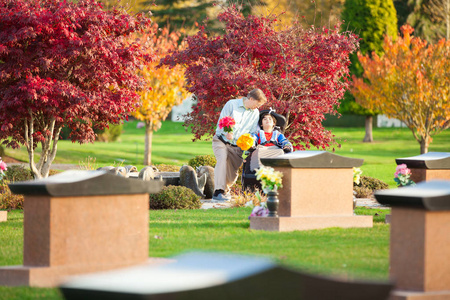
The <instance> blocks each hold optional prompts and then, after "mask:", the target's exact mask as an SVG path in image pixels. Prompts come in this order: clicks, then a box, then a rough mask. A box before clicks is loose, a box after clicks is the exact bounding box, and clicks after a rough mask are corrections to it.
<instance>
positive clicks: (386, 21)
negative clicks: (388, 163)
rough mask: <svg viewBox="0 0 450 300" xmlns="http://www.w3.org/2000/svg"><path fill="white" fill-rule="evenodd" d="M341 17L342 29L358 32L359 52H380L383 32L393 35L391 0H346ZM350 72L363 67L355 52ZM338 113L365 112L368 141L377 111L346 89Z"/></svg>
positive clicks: (358, 71) (394, 19)
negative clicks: (367, 107) (359, 102)
mask: <svg viewBox="0 0 450 300" xmlns="http://www.w3.org/2000/svg"><path fill="white" fill-rule="evenodd" d="M341 18H342V19H343V20H344V22H345V23H344V24H343V25H342V29H343V30H344V31H345V30H352V31H354V32H355V33H357V34H359V37H360V38H361V41H360V51H361V53H362V54H363V55H365V54H366V53H371V52H375V53H377V54H378V55H380V54H382V53H383V47H382V45H383V39H384V36H385V35H388V36H390V37H392V38H395V37H396V36H397V13H396V10H395V7H394V3H393V1H392V0H346V1H345V4H344V9H343V11H342V15H341ZM350 60H351V61H352V65H351V66H350V72H351V74H352V75H355V76H357V77H360V76H361V75H362V73H363V68H362V67H361V64H360V62H359V61H358V57H357V56H356V54H352V55H351V57H350ZM339 111H340V112H341V113H344V114H345V113H352V114H359V115H365V116H366V135H365V137H364V140H363V141H364V142H372V141H373V136H372V120H373V116H374V115H376V114H378V113H379V112H378V111H377V110H372V109H363V108H362V107H361V106H360V105H359V104H357V103H356V102H355V98H354V97H353V95H351V94H350V93H349V92H347V93H346V95H345V97H344V99H343V101H342V102H341V109H340V110H339Z"/></svg>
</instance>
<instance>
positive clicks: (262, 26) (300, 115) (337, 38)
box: [161, 7, 358, 149]
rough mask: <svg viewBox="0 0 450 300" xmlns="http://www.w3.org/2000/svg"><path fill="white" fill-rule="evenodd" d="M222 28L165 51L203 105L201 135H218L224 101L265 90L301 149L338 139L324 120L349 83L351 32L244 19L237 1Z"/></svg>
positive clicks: (195, 120) (197, 130) (196, 119)
mask: <svg viewBox="0 0 450 300" xmlns="http://www.w3.org/2000/svg"><path fill="white" fill-rule="evenodd" d="M219 19H220V20H221V21H223V22H224V23H225V25H226V27H225V30H224V33H223V34H222V35H219V36H209V35H208V33H207V30H206V28H205V27H203V26H201V27H199V31H198V33H197V34H196V35H194V36H190V37H188V38H187V43H188V47H187V49H185V50H182V51H175V52H174V53H172V54H171V55H169V56H166V57H165V58H164V59H163V60H162V61H161V64H164V65H170V66H175V65H177V64H182V65H185V66H187V71H186V77H187V82H188V86H189V91H190V92H192V93H194V94H195V95H196V96H197V98H198V104H197V106H196V107H195V108H194V110H193V112H192V113H191V114H190V115H189V116H188V118H187V121H186V123H185V125H186V126H192V127H191V128H192V131H193V133H194V134H195V137H196V139H200V138H201V137H202V136H204V135H212V134H213V132H214V129H215V128H214V127H215V125H216V123H217V118H218V116H219V114H220V110H221V109H222V107H223V105H224V104H225V103H226V101H228V100H229V99H232V98H236V97H239V96H245V95H246V94H247V93H248V92H249V91H250V90H252V89H253V88H261V89H262V90H263V91H264V92H265V94H266V96H267V98H268V100H269V101H268V103H267V104H266V107H272V108H273V109H276V111H277V112H278V113H281V114H283V115H284V116H285V117H286V118H287V120H288V124H287V131H286V135H287V137H288V138H289V139H290V140H291V141H292V142H294V144H295V147H296V148H297V149H304V148H310V147H311V145H313V146H315V147H317V148H325V147H328V146H329V144H330V143H332V142H334V139H333V136H332V134H331V132H329V131H327V130H325V129H324V128H323V126H322V123H321V122H322V120H323V119H324V114H335V113H336V107H337V106H338V105H339V99H341V98H342V97H343V94H344V91H345V90H346V89H347V87H348V83H347V80H346V78H347V76H348V65H349V63H350V61H349V58H348V55H349V54H350V53H352V52H354V51H355V50H356V49H357V47H358V38H357V37H356V36H355V35H354V34H351V33H344V34H342V33H339V29H338V28H339V25H337V26H336V27H335V28H334V29H333V30H330V29H326V28H323V29H320V30H318V29H315V28H309V29H305V28H302V27H301V26H300V25H299V24H298V23H294V24H292V26H291V27H289V28H284V29H278V28H277V26H278V21H277V20H276V17H275V16H268V17H257V16H248V17H247V18H245V17H243V16H242V15H241V14H240V13H239V12H238V11H237V10H236V8H235V7H231V8H228V9H226V10H225V11H224V12H223V13H221V14H220V15H219Z"/></svg>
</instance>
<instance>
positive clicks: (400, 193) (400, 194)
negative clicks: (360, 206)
mask: <svg viewBox="0 0 450 300" xmlns="http://www.w3.org/2000/svg"><path fill="white" fill-rule="evenodd" d="M375 198H376V199H377V201H378V202H379V203H381V204H384V205H390V206H404V207H417V208H423V209H426V210H430V211H443V210H450V181H446V180H433V181H428V182H421V183H418V184H417V185H415V186H408V187H403V188H400V189H390V190H384V191H377V192H375Z"/></svg>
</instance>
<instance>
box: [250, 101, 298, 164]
mask: <svg viewBox="0 0 450 300" xmlns="http://www.w3.org/2000/svg"><path fill="white" fill-rule="evenodd" d="M285 125H286V119H285V118H284V117H283V116H282V115H279V114H277V113H276V112H275V111H273V110H272V109H271V110H262V111H261V112H260V113H259V127H260V128H261V129H260V130H259V131H258V132H256V133H254V134H253V137H254V138H255V146H256V150H255V151H254V153H253V154H252V159H251V161H250V170H251V171H252V172H253V171H254V170H255V169H258V168H260V167H261V166H262V164H261V160H260V159H261V158H263V157H264V158H268V157H276V156H279V155H281V154H284V153H287V152H292V149H293V147H292V144H291V143H290V142H289V141H288V139H287V138H286V137H285V136H284V135H283V134H282V133H281V132H280V131H279V130H277V129H275V126H277V127H279V128H280V130H282V128H284V126H285ZM261 146H264V147H261Z"/></svg>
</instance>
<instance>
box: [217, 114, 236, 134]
mask: <svg viewBox="0 0 450 300" xmlns="http://www.w3.org/2000/svg"><path fill="white" fill-rule="evenodd" d="M235 124H236V121H234V119H233V118H232V117H223V118H222V119H220V120H219V128H220V129H223V130H224V131H225V132H232V131H233V126H234V125H235Z"/></svg>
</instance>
